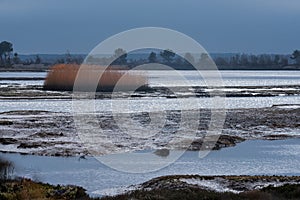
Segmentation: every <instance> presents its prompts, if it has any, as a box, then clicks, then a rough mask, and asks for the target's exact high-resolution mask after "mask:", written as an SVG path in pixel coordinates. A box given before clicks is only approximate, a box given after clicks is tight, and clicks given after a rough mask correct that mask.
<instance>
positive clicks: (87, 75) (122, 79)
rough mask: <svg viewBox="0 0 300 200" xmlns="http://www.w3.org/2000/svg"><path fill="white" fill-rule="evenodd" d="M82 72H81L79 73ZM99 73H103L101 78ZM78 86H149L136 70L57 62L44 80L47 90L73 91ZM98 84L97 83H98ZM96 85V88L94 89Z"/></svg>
mask: <svg viewBox="0 0 300 200" xmlns="http://www.w3.org/2000/svg"><path fill="white" fill-rule="evenodd" d="M79 72H80V73H79ZM99 74H102V76H101V78H100V80H99V76H98V75H99ZM75 80H76V84H77V85H76V86H77V88H76V89H78V90H81V91H95V89H96V91H104V92H111V91H113V90H114V88H115V86H116V84H118V89H119V90H125V91H128V90H136V89H137V88H142V87H145V88H147V84H148V80H147V78H146V76H144V75H143V74H141V73H138V72H136V71H134V72H131V71H129V70H128V69H124V68H121V67H108V68H106V69H104V67H103V66H96V65H77V64H57V65H54V66H53V67H52V68H51V69H50V71H49V72H48V74H47V77H46V79H45V82H44V89H45V90H56V91H72V90H73V87H74V83H75ZM97 82H98V84H95V83H97ZM94 86H96V88H95V89H94Z"/></svg>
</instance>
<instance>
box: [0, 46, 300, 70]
mask: <svg viewBox="0 0 300 200" xmlns="http://www.w3.org/2000/svg"><path fill="white" fill-rule="evenodd" d="M135 53H136V52H135ZM133 54H134V53H133V52H129V53H127V52H126V51H125V50H124V49H122V48H118V49H116V50H115V51H114V53H113V54H112V55H111V56H100V57H99V56H96V55H89V56H88V57H87V58H86V62H87V63H89V64H102V65H108V64H111V65H126V66H128V67H129V68H132V67H135V66H139V65H142V64H147V63H161V64H164V65H168V66H170V67H173V68H174V69H182V70H184V69H194V67H193V65H194V64H196V65H197V66H200V67H202V68H203V69H205V68H206V67H207V66H208V65H209V64H210V63H211V62H212V60H213V61H214V62H215V64H216V65H217V66H218V68H219V69H289V68H290V69H300V51H299V50H295V51H294V52H293V53H292V54H291V55H280V54H260V55H253V54H231V55H230V56H225V54H220V56H213V57H212V58H211V57H210V56H209V55H208V54H206V53H202V54H201V55H199V56H195V55H193V54H191V53H188V52H187V53H185V55H184V56H179V55H177V54H176V53H174V52H173V51H172V50H170V49H165V50H158V49H154V50H153V51H152V50H151V51H149V53H142V54H141V55H140V56H139V57H138V58H135V57H133V56H132V55H133ZM82 62H83V58H82V57H81V56H74V55H71V54H70V52H69V51H67V53H66V54H65V55H64V56H63V57H60V58H57V59H56V60H55V61H51V63H45V62H44V61H43V60H42V59H41V57H40V56H39V55H36V57H35V58H34V59H32V58H31V59H26V60H21V59H20V57H19V55H18V53H16V52H15V53H14V52H13V44H12V43H10V42H7V41H3V42H1V43H0V67H10V66H12V65H14V64H23V65H30V64H56V63H66V64H68V63H76V64H81V63H82Z"/></svg>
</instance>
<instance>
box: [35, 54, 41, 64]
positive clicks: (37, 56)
mask: <svg viewBox="0 0 300 200" xmlns="http://www.w3.org/2000/svg"><path fill="white" fill-rule="evenodd" d="M41 62H42V60H41V58H40V56H39V55H36V57H35V61H34V63H35V64H41Z"/></svg>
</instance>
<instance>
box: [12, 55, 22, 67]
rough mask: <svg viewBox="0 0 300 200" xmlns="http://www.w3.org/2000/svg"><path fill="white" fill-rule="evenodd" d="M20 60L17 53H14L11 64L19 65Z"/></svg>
mask: <svg viewBox="0 0 300 200" xmlns="http://www.w3.org/2000/svg"><path fill="white" fill-rule="evenodd" d="M20 62H21V60H20V58H19V55H18V53H14V57H13V63H14V64H20Z"/></svg>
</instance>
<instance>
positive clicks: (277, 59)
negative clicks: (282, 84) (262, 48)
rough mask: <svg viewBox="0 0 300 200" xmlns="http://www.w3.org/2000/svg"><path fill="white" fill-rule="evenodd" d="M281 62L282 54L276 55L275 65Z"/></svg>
mask: <svg viewBox="0 0 300 200" xmlns="http://www.w3.org/2000/svg"><path fill="white" fill-rule="evenodd" d="M279 62H280V56H279V55H275V56H274V61H273V63H274V65H279Z"/></svg>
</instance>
